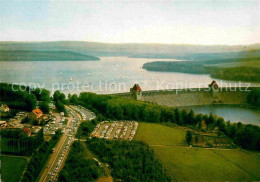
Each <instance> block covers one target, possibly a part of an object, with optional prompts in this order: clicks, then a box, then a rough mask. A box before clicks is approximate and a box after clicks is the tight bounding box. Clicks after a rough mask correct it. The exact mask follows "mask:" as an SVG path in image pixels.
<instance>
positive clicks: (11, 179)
mask: <svg viewBox="0 0 260 182" xmlns="http://www.w3.org/2000/svg"><path fill="white" fill-rule="evenodd" d="M0 161H1V180H2V181H3V182H18V181H20V179H21V176H22V174H23V171H24V169H25V166H26V164H27V160H26V158H23V157H16V156H13V157H11V156H0Z"/></svg>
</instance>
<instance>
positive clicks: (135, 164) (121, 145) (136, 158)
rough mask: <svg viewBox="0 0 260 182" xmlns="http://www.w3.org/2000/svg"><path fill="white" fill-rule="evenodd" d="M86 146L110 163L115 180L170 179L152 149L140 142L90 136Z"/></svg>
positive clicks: (102, 159) (103, 160)
mask: <svg viewBox="0 0 260 182" xmlns="http://www.w3.org/2000/svg"><path fill="white" fill-rule="evenodd" d="M87 146H88V148H89V149H90V150H91V151H92V152H94V153H95V154H96V155H97V156H98V157H99V158H100V159H101V161H102V162H105V163H108V164H109V165H110V167H111V169H113V170H112V172H111V174H112V176H113V178H114V179H115V180H116V181H161V182H163V181H170V178H169V177H168V176H167V175H166V172H165V170H164V168H163V166H162V165H161V163H160V162H159V161H158V159H157V158H156V157H155V153H154V151H153V150H152V149H150V148H149V146H148V145H146V144H144V143H142V142H138V141H123V140H105V139H97V138H92V139H89V140H87Z"/></svg>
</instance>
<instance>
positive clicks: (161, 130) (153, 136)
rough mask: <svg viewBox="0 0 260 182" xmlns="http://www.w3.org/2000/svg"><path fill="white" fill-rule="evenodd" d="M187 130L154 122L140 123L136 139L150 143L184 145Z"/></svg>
mask: <svg viewBox="0 0 260 182" xmlns="http://www.w3.org/2000/svg"><path fill="white" fill-rule="evenodd" d="M185 135H186V131H185V130H184V129H182V128H177V127H168V126H163V125H160V124H153V123H139V126H138V128H137V133H136V135H135V139H136V140H139V141H143V142H145V143H147V144H149V145H184V144H185Z"/></svg>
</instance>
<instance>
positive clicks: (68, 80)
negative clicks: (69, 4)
mask: <svg viewBox="0 0 260 182" xmlns="http://www.w3.org/2000/svg"><path fill="white" fill-rule="evenodd" d="M151 61H155V60H154V59H143V58H127V57H101V60H100V61H34V62H29V61H25V62H5V61H2V62H0V81H1V82H7V83H18V84H22V85H31V86H37V87H44V88H46V89H48V90H50V91H51V92H54V91H55V90H57V89H60V90H62V91H63V92H64V93H66V94H68V93H80V92H83V91H85V92H95V93H100V94H109V93H118V92H129V89H130V88H131V87H132V86H133V85H134V84H135V83H138V84H139V85H140V86H141V88H142V89H143V90H161V89H175V88H197V87H208V84H209V83H211V82H212V80H213V79H212V78H210V76H209V75H199V74H185V73H167V72H149V71H146V70H143V69H142V66H143V64H144V63H146V62H151ZM156 61H159V60H156ZM163 61H177V60H174V59H172V60H166V59H164V60H163ZM216 81H217V83H218V84H219V85H220V86H221V85H223V86H225V85H231V86H234V85H237V84H238V82H232V81H223V80H218V79H216ZM242 85H245V86H246V84H245V83H244V84H242ZM251 86H260V84H251ZM192 108H193V109H194V111H195V112H198V113H205V114H209V113H210V112H212V113H214V114H217V115H219V116H222V117H224V118H225V120H231V121H233V122H238V121H243V122H253V123H252V124H259V118H260V114H259V112H257V111H255V110H253V109H250V108H241V107H237V106H232V107H230V106H219V105H218V106H198V107H195V106H194V107H192Z"/></svg>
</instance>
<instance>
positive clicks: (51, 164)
mask: <svg viewBox="0 0 260 182" xmlns="http://www.w3.org/2000/svg"><path fill="white" fill-rule="evenodd" d="M66 109H67V111H68V113H69V120H68V123H67V126H66V130H65V133H64V134H63V135H62V136H61V138H60V140H59V142H58V143H57V145H56V146H55V152H54V153H52V154H51V155H50V157H49V159H48V162H47V164H46V167H45V169H44V170H43V171H42V173H41V176H40V178H39V181H40V182H47V181H56V180H57V177H58V174H59V172H60V170H61V169H62V167H63V166H64V163H65V161H66V158H67V156H68V154H69V151H70V147H71V144H72V143H73V141H74V140H75V134H76V132H77V129H78V127H79V124H80V122H81V121H82V120H83V119H84V120H90V119H93V118H95V115H94V114H93V113H92V112H90V111H88V110H86V109H84V108H83V107H79V106H69V107H68V106H66ZM82 115H83V116H84V115H85V117H84V118H83V116H82Z"/></svg>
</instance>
